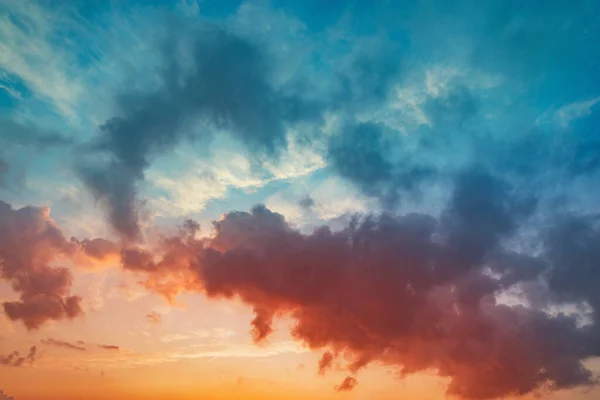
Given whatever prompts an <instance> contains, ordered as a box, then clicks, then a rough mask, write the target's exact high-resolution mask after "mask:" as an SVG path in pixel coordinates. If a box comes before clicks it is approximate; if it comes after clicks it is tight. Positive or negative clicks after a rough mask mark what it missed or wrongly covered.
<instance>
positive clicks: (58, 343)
mask: <svg viewBox="0 0 600 400" xmlns="http://www.w3.org/2000/svg"><path fill="white" fill-rule="evenodd" d="M42 344H45V345H48V346H55V347H62V348H65V349H70V350H78V351H88V350H89V347H88V345H86V343H85V342H83V341H81V340H79V341H77V343H71V342H66V341H63V340H55V339H52V338H49V339H44V340H42ZM94 347H96V348H98V349H101V350H115V351H119V350H120V347H119V346H115V345H110V344H98V345H94Z"/></svg>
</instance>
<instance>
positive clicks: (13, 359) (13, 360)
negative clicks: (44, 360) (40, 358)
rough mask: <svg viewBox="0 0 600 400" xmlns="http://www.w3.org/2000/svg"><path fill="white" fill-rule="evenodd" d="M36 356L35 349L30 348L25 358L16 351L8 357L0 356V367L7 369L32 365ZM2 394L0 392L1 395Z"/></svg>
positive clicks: (33, 347)
mask: <svg viewBox="0 0 600 400" xmlns="http://www.w3.org/2000/svg"><path fill="white" fill-rule="evenodd" d="M36 354H37V347H35V346H31V348H30V349H29V353H28V354H27V355H26V356H22V355H21V354H20V353H19V352H18V351H14V352H12V353H11V354H9V355H6V356H0V365H5V366H9V367H20V366H22V365H24V364H25V363H29V364H31V363H33V362H34V361H35V356H36ZM1 393H2V392H0V394H1Z"/></svg>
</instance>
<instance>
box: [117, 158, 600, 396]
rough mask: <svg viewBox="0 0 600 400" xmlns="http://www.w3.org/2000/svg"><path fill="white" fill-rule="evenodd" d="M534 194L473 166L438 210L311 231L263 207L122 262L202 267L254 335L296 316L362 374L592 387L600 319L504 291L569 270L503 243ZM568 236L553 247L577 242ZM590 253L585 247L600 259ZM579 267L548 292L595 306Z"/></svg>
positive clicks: (204, 285)
mask: <svg viewBox="0 0 600 400" xmlns="http://www.w3.org/2000/svg"><path fill="white" fill-rule="evenodd" d="M535 206H536V202H535V199H531V198H529V197H527V196H523V194H522V193H520V192H517V191H515V190H513V188H511V186H510V185H509V184H507V183H506V182H504V181H502V180H498V179H496V178H494V177H493V176H490V175H489V174H487V173H486V172H485V171H483V170H481V169H479V168H476V167H475V168H474V169H472V170H468V171H465V172H463V173H461V174H459V175H458V176H457V178H456V180H455V188H454V192H453V195H452V196H451V198H450V201H449V203H448V204H447V206H446V208H445V210H444V211H443V213H442V215H441V216H440V217H439V218H435V217H433V216H430V215H426V214H407V215H399V216H395V215H391V214H389V215H386V214H384V215H371V216H363V217H356V218H355V219H353V220H352V222H351V223H350V224H349V225H348V226H347V227H346V228H345V229H343V230H341V231H338V232H332V231H331V230H330V229H329V228H328V227H321V228H318V229H316V230H315V231H314V232H313V233H312V234H309V235H303V234H301V233H299V232H297V231H296V230H294V229H292V228H291V227H290V226H289V225H288V224H287V223H286V222H285V219H284V218H283V216H282V215H279V214H276V213H273V212H271V211H270V210H268V209H266V208H265V207H263V206H257V207H255V208H253V209H252V211H251V212H250V213H245V212H232V213H229V214H226V215H225V216H224V218H223V219H222V220H220V221H216V222H214V227H215V230H216V236H215V237H213V238H210V239H206V240H195V239H193V238H192V237H189V236H187V237H186V236H181V237H176V238H170V239H166V241H165V246H164V248H163V249H162V252H161V253H162V254H161V255H153V254H151V253H147V252H140V251H138V250H135V251H134V250H130V252H129V253H126V254H125V257H124V260H125V261H124V265H125V266H126V268H128V269H130V270H134V271H137V272H144V273H146V274H148V275H149V276H150V278H149V279H150V280H152V281H154V279H155V277H154V276H161V277H165V276H168V277H169V278H168V279H170V284H171V285H176V284H177V278H176V277H177V276H178V275H179V274H181V272H182V271H190V270H191V271H193V272H194V273H195V274H196V279H197V282H196V283H195V286H194V285H190V283H189V282H188V281H187V280H188V279H189V276H188V277H187V278H186V280H184V281H183V285H184V289H185V290H199V291H201V292H204V293H205V294H206V295H207V296H209V297H213V298H224V299H231V298H239V299H241V300H242V301H243V302H245V303H247V304H249V305H251V306H252V307H253V309H254V313H255V318H254V320H253V321H252V322H251V327H252V334H253V337H254V339H255V340H256V341H257V342H260V341H264V340H267V338H268V336H269V335H270V334H271V333H272V331H273V327H272V323H273V320H274V318H277V317H278V316H282V315H287V316H290V317H292V318H293V319H294V320H295V324H294V325H293V327H292V330H291V333H292V335H293V336H294V337H295V338H296V339H298V340H300V341H302V342H304V343H305V344H306V345H308V346H309V347H310V348H311V349H315V350H316V349H328V350H327V352H326V353H325V354H324V356H323V358H322V359H321V361H320V362H319V371H320V372H321V373H323V372H324V371H325V370H326V369H327V368H329V367H330V366H331V363H332V361H333V354H332V352H333V353H337V354H345V355H346V357H345V359H349V360H350V361H349V362H348V364H347V365H346V367H345V368H346V369H347V370H348V371H350V372H352V373H356V372H357V371H359V370H360V369H362V368H364V367H366V366H367V365H368V364H370V363H384V364H390V365H393V366H396V367H397V368H398V369H399V370H400V371H401V372H402V373H404V374H410V373H415V372H419V371H424V370H428V369H435V370H437V371H438V374H439V375H440V376H445V377H448V378H450V384H449V386H448V393H449V394H452V395H456V396H459V397H462V398H465V399H491V398H499V397H502V396H508V395H524V394H527V393H531V392H536V391H537V390H541V388H545V387H547V386H548V385H549V386H550V387H551V388H554V389H563V388H570V387H576V386H580V385H590V384H592V383H593V377H592V374H591V372H590V371H589V370H587V369H586V368H585V367H584V365H583V364H582V363H583V361H584V360H585V359H586V358H588V357H591V356H594V355H596V354H598V353H597V352H598V351H599V350H600V348H599V347H598V341H597V340H595V339H594V337H595V335H594V333H595V332H596V331H597V328H596V325H593V326H589V325H587V326H584V327H581V326H580V325H579V324H578V321H577V318H576V316H573V315H567V314H558V315H552V314H549V313H547V312H544V311H541V310H539V309H538V308H534V307H530V306H527V305H516V306H508V305H505V304H503V303H501V302H498V301H497V298H496V296H497V294H499V293H501V292H503V291H506V290H508V289H511V288H515V287H521V286H523V287H526V284H531V283H535V282H538V281H539V279H542V274H548V273H550V276H552V274H559V273H560V271H561V270H560V267H558V266H556V265H555V264H554V263H555V262H556V261H555V260H556V259H557V258H560V256H562V253H560V254H559V255H554V254H544V255H540V256H535V255H532V254H528V253H516V252H514V251H513V250H511V249H509V248H507V247H505V245H504V244H505V243H506V242H507V241H508V240H509V239H511V238H512V237H513V236H514V235H515V234H517V232H518V231H519V229H520V227H521V226H523V224H524V223H525V222H526V221H527V220H528V218H529V217H530V216H531V215H532V213H533V212H534V210H535ZM550 237H554V236H552V235H550ZM584 237H585V238H588V239H589V233H587V234H586V236H584ZM574 240H576V238H574ZM594 240H595V239H594V236H593V235H592V237H591V239H589V240H588V242H590V243H592V242H593V243H595V242H594ZM570 243H573V242H570V241H565V243H564V244H560V243H559V244H556V245H553V246H552V248H559V249H560V248H562V249H564V251H565V252H568V251H572V250H571V249H570V248H569V246H570ZM577 243H579V242H577ZM584 243H585V241H584ZM589 246H590V248H591V246H592V245H591V244H590V245H589ZM589 251H591V250H586V251H583V252H581V254H583V257H589V259H590V260H595V261H596V262H597V260H596V259H595V258H594V257H595V255H594V253H593V252H592V253H589ZM586 254H589V255H586ZM157 256H158V258H157ZM565 257H567V258H568V253H567V256H565ZM568 261H569V262H570V261H572V260H571V259H570V258H568ZM583 265H585V264H583ZM582 268H585V267H583V266H582ZM167 271H168V275H167V274H166V272H167ZM570 273H573V274H574V275H575V276H577V277H582V276H586V275H585V274H578V273H577V271H576V270H572V269H571V270H570ZM576 279H578V278H571V279H570V280H566V281H564V279H560V281H561V282H563V281H564V285H566V287H565V288H557V289H559V290H558V291H557V292H556V293H558V294H561V293H562V296H563V297H562V298H557V299H556V300H555V301H554V303H552V304H564V301H565V300H566V301H581V300H586V301H588V302H590V304H592V305H593V306H594V307H597V305H598V303H597V302H596V301H597V299H596V297H597V296H596V297H595V292H594V293H591V292H590V293H587V292H586V291H585V290H583V291H581V292H580V294H579V296H580V297H578V298H574V297H573V293H572V292H575V290H574V289H570V291H569V290H567V289H568V288H569V286H567V285H569V282H570V281H573V283H572V285H573V286H572V287H573V288H574V287H575V285H576V283H575V280H576ZM549 282H550V284H549V287H550V291H548V292H547V295H548V296H554V295H555V293H554V292H553V290H554V289H553V287H554V286H555V285H556V283H553V279H552V278H550V281H549ZM534 286H535V285H532V287H534ZM560 289H562V291H561V290H560ZM352 379H354V378H352ZM353 382H354V380H348V382H347V383H348V384H347V385H344V384H342V385H340V387H344V388H351V387H353V385H354V383H353Z"/></svg>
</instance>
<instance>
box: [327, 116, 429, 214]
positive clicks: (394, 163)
mask: <svg viewBox="0 0 600 400" xmlns="http://www.w3.org/2000/svg"><path fill="white" fill-rule="evenodd" d="M384 129H385V128H384V127H382V126H381V125H377V124H374V123H349V124H347V125H346V126H345V127H344V128H342V130H341V132H340V133H339V134H337V135H334V136H332V137H331V139H330V141H329V144H328V149H327V156H328V159H329V162H330V164H331V166H332V167H333V169H334V170H335V172H336V173H337V174H338V175H340V176H341V177H343V178H346V179H348V180H349V181H351V182H353V183H354V184H355V185H356V186H357V187H358V188H359V189H360V190H361V191H362V192H363V193H365V194H366V195H368V196H373V197H376V198H378V199H380V200H381V201H382V204H384V205H386V206H389V205H393V204H394V203H396V202H397V200H398V199H399V197H400V196H401V194H402V193H411V192H415V191H416V190H417V189H418V188H419V185H420V184H421V182H422V181H423V179H425V178H427V177H430V176H432V175H433V173H434V170H433V169H432V168H431V167H429V166H426V165H423V166H421V165H419V164H417V163H416V162H414V161H413V160H410V159H409V156H406V159H399V160H398V159H397V155H395V154H393V153H392V149H391V145H392V142H391V141H390V140H389V139H386V138H385V136H384ZM394 144H395V143H394Z"/></svg>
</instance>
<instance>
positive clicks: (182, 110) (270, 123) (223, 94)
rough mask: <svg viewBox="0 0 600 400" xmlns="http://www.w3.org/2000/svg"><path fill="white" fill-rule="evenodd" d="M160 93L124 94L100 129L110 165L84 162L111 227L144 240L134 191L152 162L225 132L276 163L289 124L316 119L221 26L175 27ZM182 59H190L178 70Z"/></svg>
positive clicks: (255, 53) (258, 56) (101, 148)
mask: <svg viewBox="0 0 600 400" xmlns="http://www.w3.org/2000/svg"><path fill="white" fill-rule="evenodd" d="M161 48H162V49H163V50H162V55H163V57H164V59H163V61H164V68H163V70H162V72H161V85H160V87H159V88H158V89H157V90H156V91H154V92H152V93H147V94H138V93H122V94H121V95H120V96H119V97H118V99H117V108H118V113H119V115H118V116H115V117H114V118H111V119H110V120H108V121H106V123H104V124H103V125H102V126H101V127H100V132H99V135H98V137H97V139H96V141H95V142H94V143H93V144H92V145H91V151H92V152H97V153H100V154H104V155H106V156H107V157H108V159H107V160H104V161H99V162H98V163H91V162H82V164H81V165H80V167H79V174H80V175H81V177H82V179H83V180H84V182H85V184H86V185H87V186H88V187H89V188H90V189H91V190H92V192H93V193H94V194H95V195H96V196H97V197H98V198H99V199H100V200H102V201H104V202H106V203H107V206H108V208H109V211H110V220H111V222H112V224H113V226H114V227H115V228H116V230H117V231H119V232H120V233H121V234H122V235H124V236H125V237H127V238H135V237H137V236H139V234H140V232H139V215H138V212H137V208H138V203H137V196H136V192H137V190H136V186H137V183H138V182H139V181H141V180H142V179H143V178H144V171H145V169H146V168H147V167H148V166H149V165H150V163H151V162H152V160H153V158H154V157H156V156H158V155H159V154H161V153H163V152H168V151H169V150H171V149H172V148H173V147H174V146H175V145H176V144H177V143H179V142H180V141H181V140H184V139H190V140H192V139H198V138H210V136H211V130H213V129H215V128H217V129H225V130H227V131H229V132H231V134H232V136H233V138H235V139H236V140H238V141H240V142H241V143H242V144H244V145H245V146H246V147H247V148H248V151H249V152H250V153H251V154H253V155H254V156H257V157H276V156H277V155H278V153H279V150H280V148H281V147H282V146H284V145H285V144H286V135H285V127H286V125H287V124H290V123H295V122H298V121H302V120H307V119H314V118H318V116H319V113H318V109H317V108H316V106H315V105H314V104H312V103H310V102H308V101H305V100H303V99H302V98H300V97H298V96H297V95H296V94H294V93H287V92H286V91H285V89H284V88H278V87H275V86H274V85H273V84H272V83H271V77H270V70H271V67H270V65H269V61H268V60H267V58H265V56H264V55H263V54H262V52H261V49H260V48H258V47H256V46H255V45H254V44H252V43H251V42H249V41H247V40H246V39H244V38H241V37H238V36H235V35H233V34H230V33H227V32H225V31H223V30H221V29H219V28H217V27H209V26H207V27H205V28H204V29H200V30H198V31H187V30H180V29H177V28H175V27H172V28H170V30H169V34H168V37H167V38H166V39H165V40H164V42H163V43H162V46H161ZM181 54H185V55H186V56H187V57H189V60H191V61H192V65H191V66H184V65H182V64H181V61H182V60H181Z"/></svg>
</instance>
